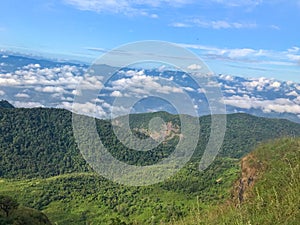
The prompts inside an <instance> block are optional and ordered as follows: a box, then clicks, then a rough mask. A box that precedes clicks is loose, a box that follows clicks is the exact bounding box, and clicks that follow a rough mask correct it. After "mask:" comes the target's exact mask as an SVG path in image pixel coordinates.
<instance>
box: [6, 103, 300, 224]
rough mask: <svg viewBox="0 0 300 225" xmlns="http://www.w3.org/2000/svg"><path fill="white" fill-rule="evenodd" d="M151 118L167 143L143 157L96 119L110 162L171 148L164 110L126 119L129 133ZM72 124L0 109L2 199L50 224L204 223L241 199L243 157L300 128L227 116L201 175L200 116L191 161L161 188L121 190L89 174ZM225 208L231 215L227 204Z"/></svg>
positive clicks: (63, 117) (144, 128)
mask: <svg viewBox="0 0 300 225" xmlns="http://www.w3.org/2000/svg"><path fill="white" fill-rule="evenodd" d="M157 116H159V117H161V118H163V119H164V121H165V122H166V123H168V126H169V127H171V128H170V132H168V135H169V136H168V137H169V138H168V141H166V142H164V143H162V144H160V145H158V147H157V148H155V149H154V150H152V151H147V152H137V151H133V150H130V149H128V148H126V147H125V146H123V145H122V144H121V143H120V141H118V139H117V137H116V136H115V135H114V133H113V128H112V125H111V121H106V120H97V121H96V125H97V130H98V133H99V136H100V138H101V139H102V141H103V143H104V145H105V146H106V147H107V148H108V149H109V151H110V152H111V153H112V154H113V155H114V156H115V157H116V158H118V159H119V160H122V161H125V162H127V163H130V164H135V165H145V164H153V163H155V162H157V161H159V160H161V159H162V158H164V157H166V156H168V154H170V153H171V152H172V151H173V150H174V145H176V143H177V141H178V133H179V131H180V126H179V125H180V123H179V117H178V116H176V115H171V114H168V113H165V112H157V113H149V114H136V115H130V118H131V119H130V125H131V128H132V130H133V132H134V134H135V135H137V136H138V137H140V138H146V137H149V128H148V123H149V121H150V120H151V119H152V118H153V117H157ZM117 119H120V118H117ZM71 120H72V114H71V113H70V112H69V111H66V110H62V109H43V108H36V109H3V108H2V109H0V159H1V160H0V177H1V178H0V195H5V196H10V197H13V198H14V199H17V201H18V202H19V203H20V205H22V206H25V207H30V208H34V209H36V210H40V211H42V212H44V213H45V214H46V215H47V216H48V217H49V219H50V220H51V222H52V224H64V225H69V224H70V225H71V224H78V225H86V224H95V225H98V224H103V225H106V224H108V225H120V224H121V225H129V224H131V225H134V224H135V225H139V224H141V225H144V224H170V223H171V224H172V223H177V222H178V221H181V222H186V224H209V223H206V221H205V220H204V222H203V223H202V220H203V218H202V217H201V216H200V215H199V214H198V213H200V214H201V215H202V214H203V213H208V216H206V217H205V218H204V219H209V218H210V217H211V215H210V214H209V213H210V212H213V211H212V210H223V209H222V208H218V207H219V205H220V204H225V203H226V202H228V201H229V199H233V200H232V201H238V199H240V198H239V195H238V194H236V193H240V192H239V191H238V190H234V191H232V189H233V187H234V186H237V185H236V181H237V180H238V178H239V174H240V166H239V161H240V157H241V156H244V155H245V154H247V153H248V152H250V151H251V150H252V149H254V148H255V145H258V144H259V143H260V142H265V141H266V140H268V139H273V138H277V137H280V136H300V125H299V124H296V123H292V122H290V121H287V120H277V119H266V118H259V117H254V116H250V115H247V114H232V115H228V124H227V131H226V135H225V141H224V144H223V147H222V151H221V152H220V155H219V156H218V157H217V158H216V160H215V161H214V163H213V164H212V165H211V166H210V167H209V168H208V169H207V170H205V171H204V172H200V171H199V170H198V162H199V159H200V157H201V154H202V152H203V149H204V147H205V143H206V142H207V137H208V135H209V132H210V125H209V124H210V117H209V116H205V117H201V118H199V120H200V124H201V134H200V135H201V137H200V140H201V141H200V142H199V143H198V147H197V149H196V152H195V154H194V157H193V158H192V160H191V161H190V163H188V164H186V166H185V167H184V168H183V169H182V170H180V172H179V173H178V174H176V175H175V176H173V177H171V178H169V179H168V180H166V181H164V182H162V183H158V184H155V185H151V186H147V187H127V186H123V185H119V184H115V183H113V182H111V181H109V180H106V179H104V178H103V177H101V176H99V175H97V174H95V173H94V172H93V171H92V169H91V168H90V167H89V166H88V165H87V164H86V162H85V161H84V159H83V158H82V156H81V154H80V152H79V149H78V148H77V146H76V143H75V139H74V137H73V131H72V124H71ZM114 122H115V121H114ZM287 140H290V139H287ZM281 149H282V152H285V148H284V147H282V148H281ZM270 157H271V158H270V159H272V157H273V156H272V154H270ZM271 162H272V161H271V160H270V163H271ZM272 165H273V164H272ZM264 168H265V167H264ZM264 171H265V170H264ZM257 180H259V179H257ZM257 184H258V181H257ZM245 193H246V190H245ZM247 193H248V190H247ZM249 193H250V192H249ZM247 196H250V197H251V194H249V195H247ZM247 196H246V195H245V197H244V196H243V201H244V200H245V202H246V199H247ZM250 197H249V199H251V198H250ZM230 201H231V200H230ZM242 205H244V203H243V204H242ZM241 207H243V206H241ZM225 208H226V209H227V208H229V209H232V211H230V212H235V211H236V208H235V207H233V206H232V207H231V206H230V207H225ZM245 210H246V209H245ZM247 210H248V209H247ZM190 215H193V219H189V218H190ZM195 216H196V217H197V218H198V219H197V220H195V218H194V217H195ZM227 217H228V215H224V218H227ZM228 218H229V217H228ZM176 221H177V222H176ZM208 222H210V221H208ZM231 222H232V221H231ZM179 224H180V223H179ZM212 224H218V223H212ZM228 224H230V223H228ZM241 224H244V223H241ZM254 224H255V223H254Z"/></svg>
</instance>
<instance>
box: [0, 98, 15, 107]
mask: <svg viewBox="0 0 300 225" xmlns="http://www.w3.org/2000/svg"><path fill="white" fill-rule="evenodd" d="M0 108H4V109H13V108H14V106H13V105H12V104H10V103H9V102H8V101H6V100H1V101H0Z"/></svg>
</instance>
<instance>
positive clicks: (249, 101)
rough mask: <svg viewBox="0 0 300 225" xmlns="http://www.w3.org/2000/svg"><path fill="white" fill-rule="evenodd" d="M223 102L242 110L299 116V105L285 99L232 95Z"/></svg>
mask: <svg viewBox="0 0 300 225" xmlns="http://www.w3.org/2000/svg"><path fill="white" fill-rule="evenodd" d="M224 102H225V104H227V105H231V106H234V107H238V108H242V109H248V110H249V109H252V108H253V109H260V110H262V111H263V112H265V113H270V112H276V113H292V114H300V105H299V104H298V102H296V101H292V100H289V99H285V98H279V99H275V100H264V99H261V98H257V97H250V96H249V95H243V96H237V95H234V96H230V97H225V98H224Z"/></svg>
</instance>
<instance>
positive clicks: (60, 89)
mask: <svg viewBox="0 0 300 225" xmlns="http://www.w3.org/2000/svg"><path fill="white" fill-rule="evenodd" d="M35 90H36V91H39V92H46V93H56V92H57V93H64V92H65V89H64V88H63V87H55V86H46V87H36V88H35Z"/></svg>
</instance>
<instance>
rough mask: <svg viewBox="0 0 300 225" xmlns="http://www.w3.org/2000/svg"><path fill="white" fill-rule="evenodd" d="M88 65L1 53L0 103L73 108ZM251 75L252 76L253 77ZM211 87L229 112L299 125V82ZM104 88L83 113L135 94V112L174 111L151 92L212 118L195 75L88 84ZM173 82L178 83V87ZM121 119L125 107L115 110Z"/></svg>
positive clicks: (149, 75) (224, 82) (143, 74)
mask: <svg viewBox="0 0 300 225" xmlns="http://www.w3.org/2000/svg"><path fill="white" fill-rule="evenodd" d="M88 67H89V65H85V64H80V63H68V62H56V61H53V60H48V59H40V58H31V57H29V56H17V55H13V54H4V53H3V52H1V53H0V99H1V98H2V99H6V100H9V101H10V102H11V103H12V104H13V105H14V106H16V107H54V108H65V109H69V110H71V109H72V104H73V100H74V97H76V96H77V95H78V90H76V88H77V85H78V83H79V82H80V81H82V80H84V78H86V77H85V73H86V72H87V69H88ZM249 77H251V74H249ZM213 80H214V81H213V82H211V83H210V84H209V85H211V86H215V87H216V88H219V89H220V90H221V91H222V94H223V101H224V103H225V104H226V109H227V113H238V112H241V113H249V114H252V115H256V116H264V117H274V118H285V119H289V120H292V121H295V122H298V123H299V122H300V84H298V83H295V82H292V81H279V80H273V79H268V78H244V77H243V78H242V77H234V76H230V75H224V74H219V75H214V79H213ZM85 82H87V83H89V84H92V85H94V87H95V88H98V89H99V90H100V89H101V92H100V95H99V98H98V99H93V100H91V101H89V102H84V103H82V108H85V113H86V114H89V113H90V112H91V111H92V107H93V105H94V104H97V113H98V114H97V115H95V116H97V117H100V118H105V117H107V116H108V115H109V113H110V112H111V110H112V108H113V103H114V100H115V99H116V98H118V97H120V96H121V97H124V96H128V97H131V96H135V97H139V98H141V99H142V100H141V101H140V102H138V104H135V106H134V107H133V108H132V109H131V112H132V113H136V112H138V113H141V112H151V111H168V112H170V113H176V110H175V108H174V107H173V106H172V104H170V103H168V102H166V101H164V100H163V99H158V98H154V97H151V96H152V95H153V93H164V94H170V95H172V94H174V93H177V92H180V91H184V92H185V93H186V94H188V96H190V98H191V99H192V101H193V104H194V107H195V109H196V110H197V112H198V114H199V115H207V114H210V111H209V105H208V102H207V99H206V95H205V90H203V89H202V88H201V87H199V85H197V83H195V81H194V80H193V79H192V77H191V76H189V75H188V74H186V73H184V72H180V71H174V70H168V69H164V70H162V69H145V70H142V69H137V68H134V69H133V68H122V69H121V70H120V71H118V73H116V74H115V75H114V76H112V78H111V79H110V80H109V82H107V83H106V84H105V88H102V86H103V84H102V78H101V77H97V78H95V79H94V80H93V79H90V80H85ZM174 84H175V85H174ZM114 110H115V111H116V112H117V113H118V114H117V115H122V114H127V113H126V112H128V110H127V109H124V108H122V107H119V108H117V107H114Z"/></svg>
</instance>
